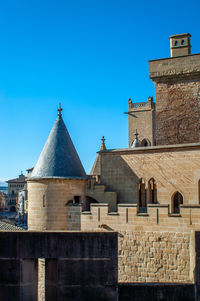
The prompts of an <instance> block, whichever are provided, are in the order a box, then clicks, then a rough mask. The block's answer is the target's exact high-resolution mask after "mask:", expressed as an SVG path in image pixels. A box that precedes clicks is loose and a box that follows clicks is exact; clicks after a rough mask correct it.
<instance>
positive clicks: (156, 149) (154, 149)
mask: <svg viewBox="0 0 200 301" xmlns="http://www.w3.org/2000/svg"><path fill="white" fill-rule="evenodd" d="M195 150H199V151H200V143H189V144H175V145H159V146H149V147H136V148H121V149H107V150H104V151H100V152H99V153H100V154H101V155H105V154H106V155H109V154H112V155H113V154H118V155H119V154H138V153H144V154H145V153H164V152H177V151H195Z"/></svg>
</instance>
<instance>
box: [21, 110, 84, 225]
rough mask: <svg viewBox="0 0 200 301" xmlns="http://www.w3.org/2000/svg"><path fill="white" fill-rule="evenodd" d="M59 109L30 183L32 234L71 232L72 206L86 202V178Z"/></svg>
mask: <svg viewBox="0 0 200 301" xmlns="http://www.w3.org/2000/svg"><path fill="white" fill-rule="evenodd" d="M61 111H62V109H61V107H60V106H59V109H58V118H57V119H56V122H55V124H54V126H53V128H52V130H51V132H50V135H49V137H48V139H47V141H46V144H45V146H44V148H43V150H42V152H41V154H40V156H39V159H38V161H37V164H36V165H35V167H34V169H33V172H32V174H31V177H30V178H28V179H27V189H28V230H37V231H41V230H67V210H68V206H67V205H68V203H75V204H77V205H78V204H79V203H81V202H82V201H83V200H84V198H85V188H86V174H85V171H84V168H83V166H82V164H81V161H80V159H79V156H78V154H77V152H76V149H75V147H74V145H73V142H72V140H71V138H70V135H69V133H68V131H67V128H66V126H65V124H64V121H63V119H62V114H61Z"/></svg>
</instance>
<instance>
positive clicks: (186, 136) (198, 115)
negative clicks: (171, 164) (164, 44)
mask: <svg viewBox="0 0 200 301" xmlns="http://www.w3.org/2000/svg"><path fill="white" fill-rule="evenodd" d="M190 48H191V46H190V34H188V33H187V34H179V35H174V36H171V37H170V52H171V57H170V58H165V59H158V60H152V61H149V77H150V78H151V79H152V81H153V82H154V83H155V95H156V144H157V145H168V144H183V143H195V142H199V141H200V54H199V53H198V54H192V55H191V54H190Z"/></svg>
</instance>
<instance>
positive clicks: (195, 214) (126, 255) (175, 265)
mask: <svg viewBox="0 0 200 301" xmlns="http://www.w3.org/2000/svg"><path fill="white" fill-rule="evenodd" d="M81 229H82V230H83V231H84V230H86V229H87V230H93V231H98V230H99V231H118V232H119V239H118V267H119V281H120V282H126V283H132V282H135V283H141V282H147V283H151V282H152V283H156V282H159V283H175V282H176V283H194V278H195V273H196V267H195V260H196V259H195V256H196V255H195V254H196V250H197V249H198V246H197V247H196V250H195V241H194V231H195V230H199V229H200V206H196V207H193V208H190V207H186V206H185V207H184V206H182V207H181V211H180V215H170V214H169V213H168V206H159V205H157V206H156V205H155V206H154V205H152V206H150V207H149V208H148V213H147V214H137V207H136V206H134V205H128V204H127V205H125V204H124V205H119V206H118V211H117V212H116V213H108V205H107V206H106V205H105V204H92V205H91V211H90V212H83V213H82V217H81ZM199 275H200V274H199Z"/></svg>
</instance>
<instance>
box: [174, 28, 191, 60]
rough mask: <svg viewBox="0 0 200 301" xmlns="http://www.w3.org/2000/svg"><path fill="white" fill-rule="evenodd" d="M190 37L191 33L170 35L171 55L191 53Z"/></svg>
mask: <svg viewBox="0 0 200 301" xmlns="http://www.w3.org/2000/svg"><path fill="white" fill-rule="evenodd" d="M190 37H191V35H190V34H189V33H182V34H176V35H173V36H170V37H169V39H170V54H171V57H177V56H184V55H189V54H191V45H190Z"/></svg>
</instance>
